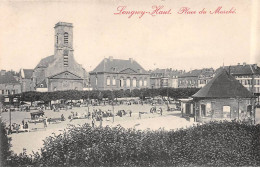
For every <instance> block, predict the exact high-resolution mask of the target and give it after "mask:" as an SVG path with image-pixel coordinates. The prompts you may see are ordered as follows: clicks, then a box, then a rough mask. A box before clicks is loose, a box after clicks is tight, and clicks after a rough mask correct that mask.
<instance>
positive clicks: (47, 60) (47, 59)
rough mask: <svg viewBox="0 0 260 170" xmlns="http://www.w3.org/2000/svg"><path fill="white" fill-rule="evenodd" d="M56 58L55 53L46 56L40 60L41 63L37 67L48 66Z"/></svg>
mask: <svg viewBox="0 0 260 170" xmlns="http://www.w3.org/2000/svg"><path fill="white" fill-rule="evenodd" d="M54 60H55V58H54V55H51V56H48V57H45V58H43V59H41V61H40V62H39V64H38V65H37V66H36V67H35V68H37V67H45V68H46V67H48V65H49V64H50V63H52V62H53V61H54Z"/></svg>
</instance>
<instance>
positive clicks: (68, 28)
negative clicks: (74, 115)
mask: <svg viewBox="0 0 260 170" xmlns="http://www.w3.org/2000/svg"><path fill="white" fill-rule="evenodd" d="M54 29H55V35H54V37H55V40H54V41H55V43H54V55H51V56H48V57H45V58H43V59H41V61H40V62H39V63H38V64H37V66H36V67H35V68H34V70H33V73H32V75H31V72H30V71H29V70H25V69H24V70H22V71H21V73H22V74H21V82H22V83H23V91H30V90H36V91H41V92H45V91H59V90H84V89H85V88H86V87H87V86H88V82H89V80H88V74H87V72H86V71H85V69H84V68H83V67H82V66H81V65H80V64H78V63H77V62H76V61H75V59H74V54H73V52H74V49H73V25H72V24H71V23H66V22H58V23H57V24H56V25H55V27H54ZM27 73H28V74H27ZM29 79H31V82H30V81H29ZM32 88H33V89H32Z"/></svg>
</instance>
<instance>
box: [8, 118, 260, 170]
mask: <svg viewBox="0 0 260 170" xmlns="http://www.w3.org/2000/svg"><path fill="white" fill-rule="evenodd" d="M8 164H9V165H10V166H59V167H63V166H77V167H81V166H90V167H103V166H104V167H111V166H112V167H115V166H120V167H132V166H137V167H150V166H157V167H158V166H159V167H164V166H232V167H234V166H260V125H259V124H258V125H248V124H243V123H239V122H210V123H208V124H204V125H199V126H194V127H191V128H188V129H179V130H177V131H165V130H163V129H160V130H156V131H150V130H146V131H140V130H134V129H124V128H122V127H120V126H117V127H113V128H110V127H104V128H92V127H90V125H88V124H84V125H82V126H72V127H70V128H69V129H67V130H66V131H64V133H62V134H60V135H57V136H50V137H48V138H46V140H45V141H44V146H43V148H42V149H41V152H40V153H37V154H34V155H32V156H27V155H20V156H19V155H15V156H13V157H12V159H11V160H10V161H9V162H8Z"/></svg>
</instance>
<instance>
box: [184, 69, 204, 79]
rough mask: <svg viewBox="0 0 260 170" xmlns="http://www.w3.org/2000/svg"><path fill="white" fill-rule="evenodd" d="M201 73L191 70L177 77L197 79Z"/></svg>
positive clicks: (200, 71)
mask: <svg viewBox="0 0 260 170" xmlns="http://www.w3.org/2000/svg"><path fill="white" fill-rule="evenodd" d="M201 73H202V70H192V71H189V72H186V73H184V74H182V75H180V76H179V77H198V76H199V75H200V74H201Z"/></svg>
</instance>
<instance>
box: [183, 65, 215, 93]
mask: <svg viewBox="0 0 260 170" xmlns="http://www.w3.org/2000/svg"><path fill="white" fill-rule="evenodd" d="M213 76H214V69H213V68H203V69H196V70H191V71H189V72H186V73H184V74H181V75H180V76H179V79H178V87H179V88H201V87H203V86H204V85H205V84H207V83H208V82H209V81H210V80H211V79H212V77H213Z"/></svg>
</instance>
